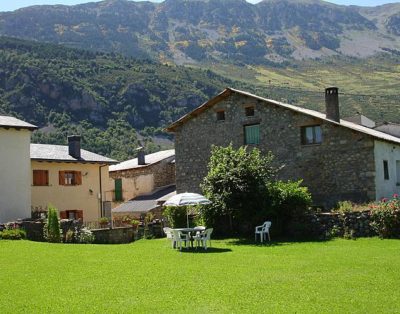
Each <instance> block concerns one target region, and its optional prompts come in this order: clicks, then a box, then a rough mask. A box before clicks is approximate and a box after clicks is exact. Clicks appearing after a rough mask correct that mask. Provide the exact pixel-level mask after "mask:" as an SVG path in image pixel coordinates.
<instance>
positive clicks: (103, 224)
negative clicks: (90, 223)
mask: <svg viewBox="0 0 400 314" xmlns="http://www.w3.org/2000/svg"><path fill="white" fill-rule="evenodd" d="M108 223H109V220H108V218H107V217H101V218H100V219H99V224H100V227H101V228H105V227H107V225H108Z"/></svg>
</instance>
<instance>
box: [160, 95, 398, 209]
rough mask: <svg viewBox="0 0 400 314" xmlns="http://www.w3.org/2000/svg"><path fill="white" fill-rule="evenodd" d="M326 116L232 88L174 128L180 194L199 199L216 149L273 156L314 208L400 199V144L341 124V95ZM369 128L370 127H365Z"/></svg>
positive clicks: (330, 100) (331, 100)
mask: <svg viewBox="0 0 400 314" xmlns="http://www.w3.org/2000/svg"><path fill="white" fill-rule="evenodd" d="M325 105H326V113H321V112H318V111H314V110H309V109H305V108H302V107H298V106H294V105H290V104H285V103H282V102H279V101H275V100H271V99H267V98H263V97H259V96H257V95H253V94H250V93H247V92H244V91H240V90H236V89H232V88H227V89H225V90H224V91H223V92H222V93H220V94H219V95H217V96H216V97H214V98H212V99H210V100H209V101H207V102H205V103H204V104H202V105H201V106H199V107H198V108H196V109H195V110H193V111H192V112H190V113H188V114H186V115H184V116H183V117H182V118H180V119H179V120H177V121H176V122H174V123H173V124H171V125H170V126H169V127H168V128H167V130H168V131H169V132H172V133H174V134H175V161H176V187H177V192H178V193H180V192H185V191H190V192H201V191H200V183H201V182H202V180H203V178H204V177H205V176H206V174H207V164H208V161H209V158H210V149H211V146H212V145H218V146H227V145H229V144H230V143H232V144H233V145H234V147H239V146H242V145H247V146H248V147H249V148H251V147H257V148H259V149H260V151H261V152H262V153H267V152H269V151H271V152H272V153H273V154H274V155H275V162H276V164H277V165H283V168H282V170H281V171H280V172H279V178H280V179H283V180H289V179H290V180H299V179H302V180H303V185H305V186H307V187H308V188H309V190H310V192H311V194H312V196H313V200H314V203H315V205H319V206H324V207H325V208H331V207H332V206H334V205H335V204H336V203H337V202H338V201H342V200H351V201H355V202H367V201H370V200H376V199H380V198H382V197H390V196H392V195H393V194H395V193H399V192H400V138H398V137H395V136H393V135H390V134H387V133H384V132H381V131H378V130H376V129H373V128H370V127H366V126H364V125H360V124H357V123H355V122H351V121H346V120H344V119H341V118H340V108H339V93H338V88H336V87H331V88H327V89H326V90H325ZM364 120H365V119H364Z"/></svg>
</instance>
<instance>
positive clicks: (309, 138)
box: [301, 125, 322, 145]
mask: <svg viewBox="0 0 400 314" xmlns="http://www.w3.org/2000/svg"><path fill="white" fill-rule="evenodd" d="M301 143H302V144H303V145H311V144H321V143H322V130H321V126H320V125H313V126H303V127H301Z"/></svg>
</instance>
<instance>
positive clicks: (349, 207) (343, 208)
mask: <svg viewBox="0 0 400 314" xmlns="http://www.w3.org/2000/svg"><path fill="white" fill-rule="evenodd" d="M336 211H337V212H339V213H341V214H345V213H351V212H352V211H354V204H353V203H352V202H350V201H343V202H338V205H337V208H336Z"/></svg>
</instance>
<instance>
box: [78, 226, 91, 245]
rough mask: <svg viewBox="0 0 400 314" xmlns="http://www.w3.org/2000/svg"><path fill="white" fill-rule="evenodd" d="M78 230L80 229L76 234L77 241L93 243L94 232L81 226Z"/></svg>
mask: <svg viewBox="0 0 400 314" xmlns="http://www.w3.org/2000/svg"><path fill="white" fill-rule="evenodd" d="M79 231H80V232H79V235H78V239H79V243H84V244H88V243H93V241H94V234H93V232H92V231H90V230H89V229H87V228H82V229H80V230H79Z"/></svg>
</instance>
